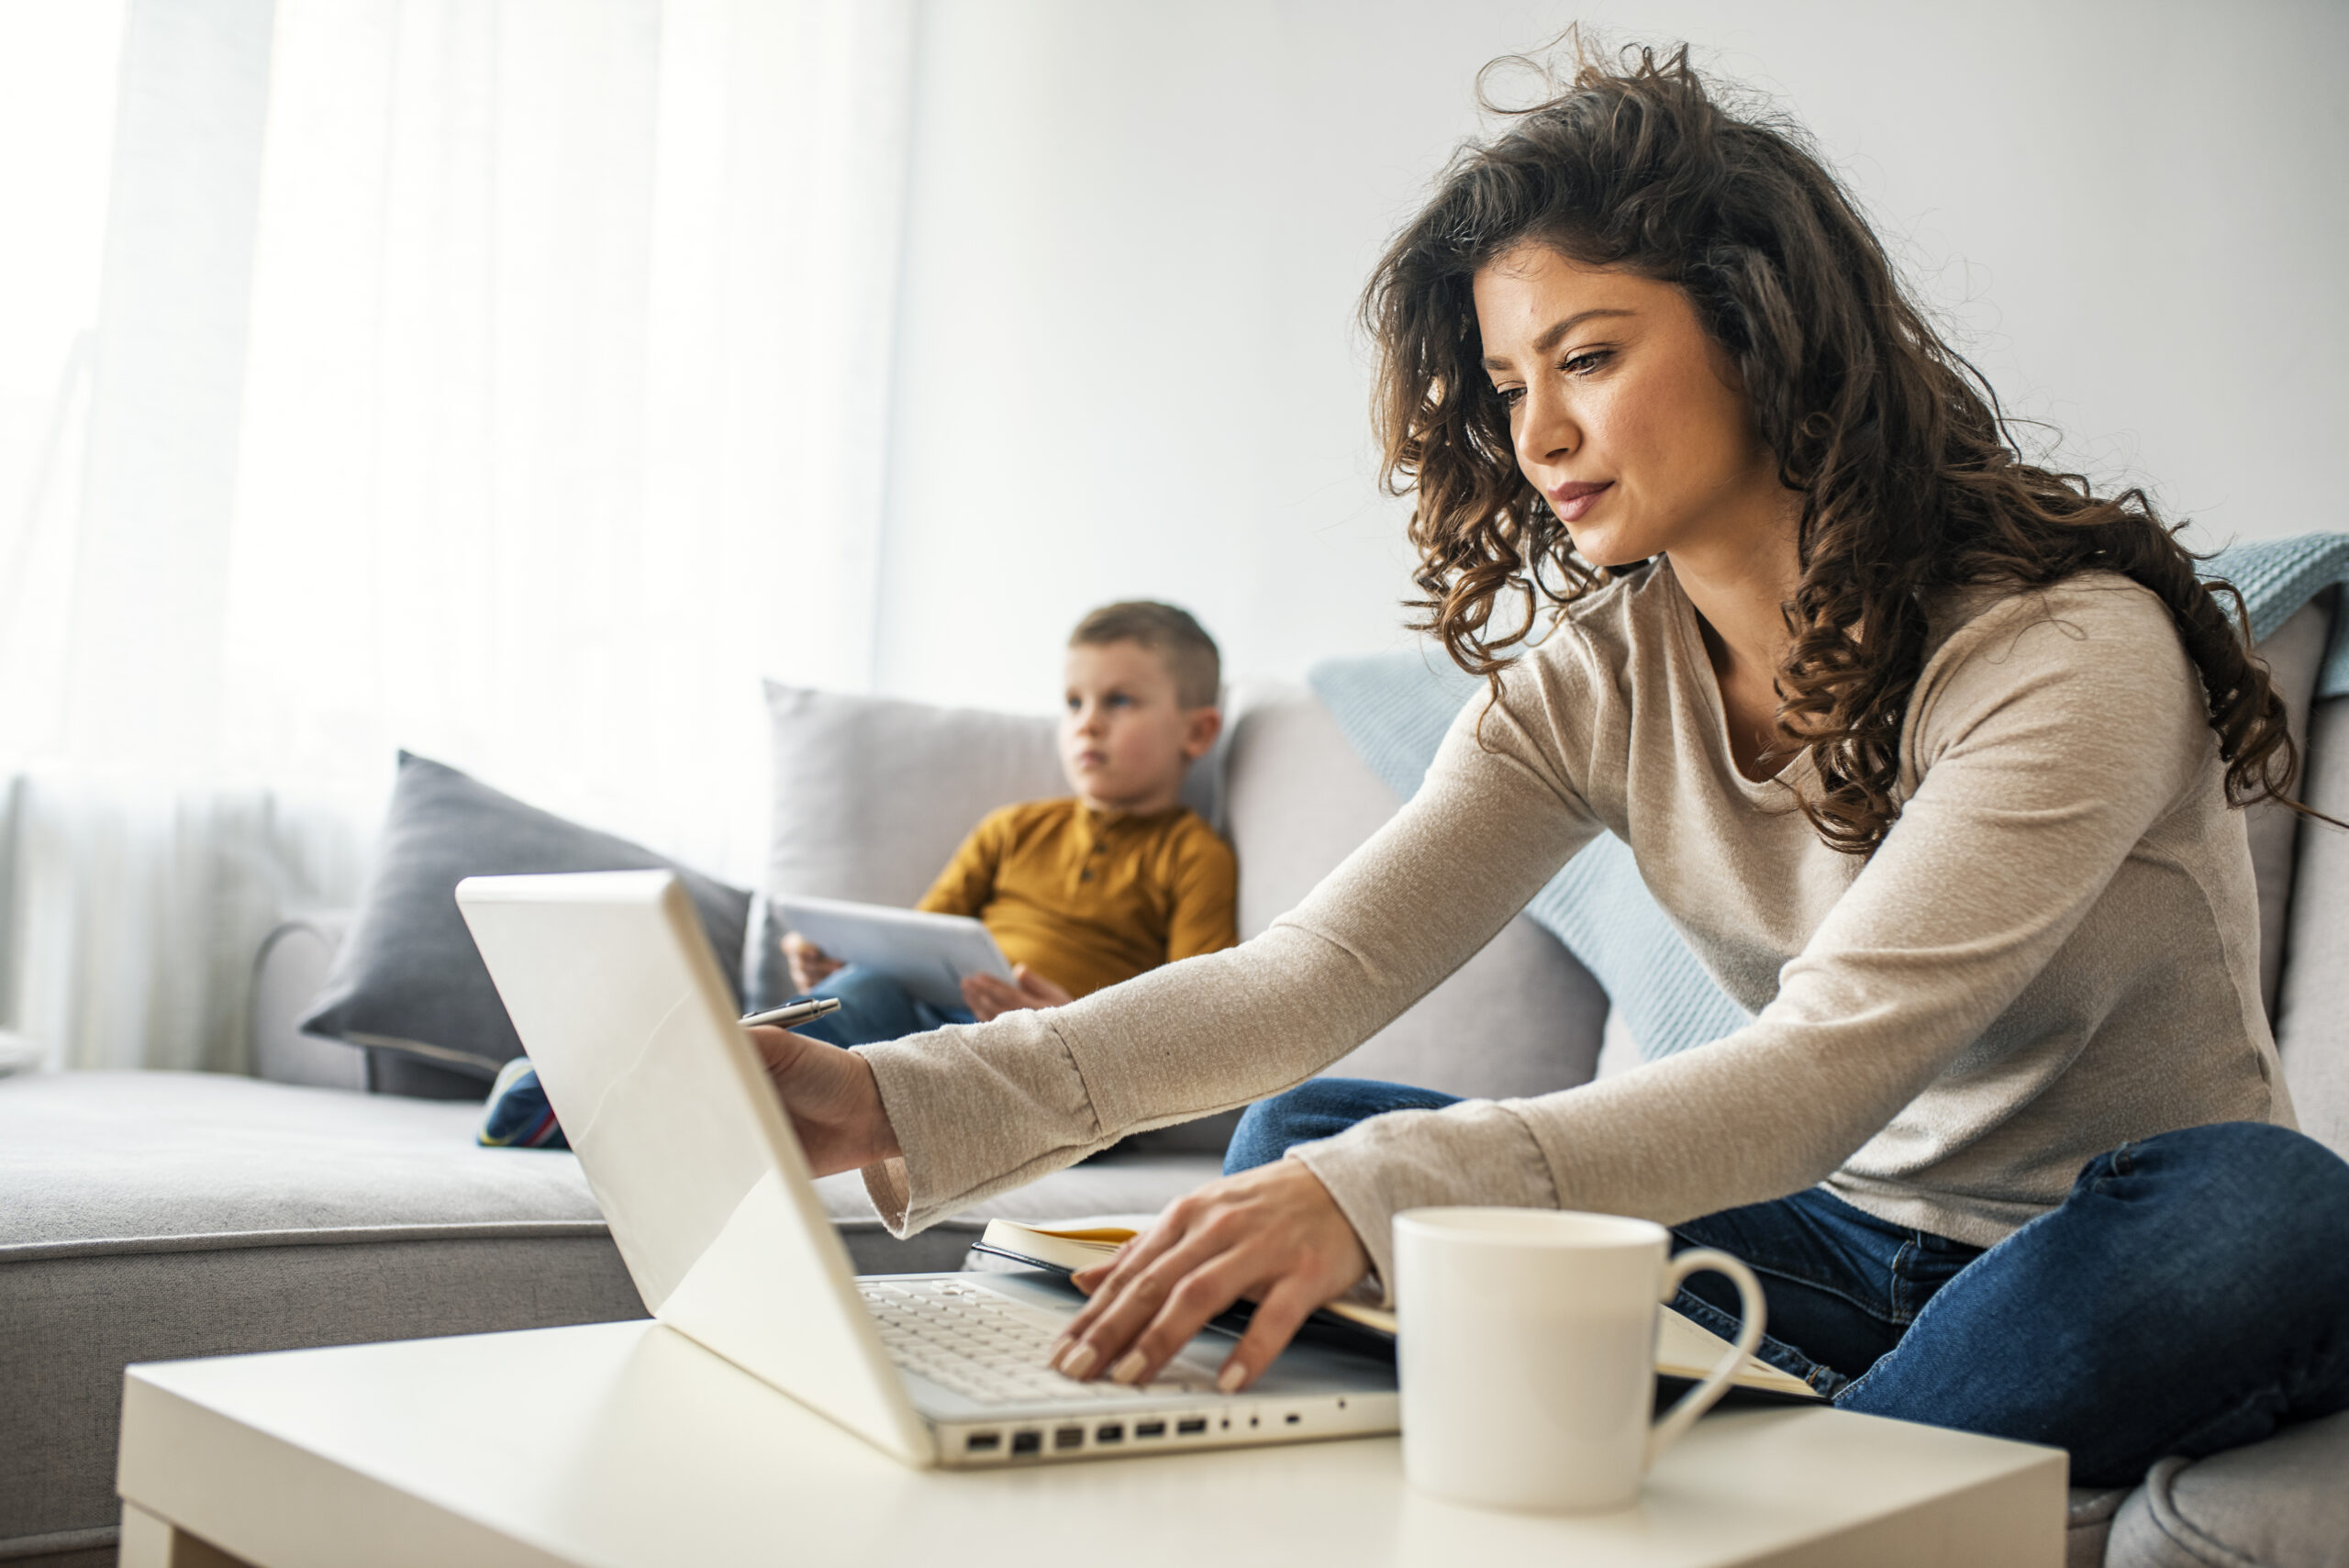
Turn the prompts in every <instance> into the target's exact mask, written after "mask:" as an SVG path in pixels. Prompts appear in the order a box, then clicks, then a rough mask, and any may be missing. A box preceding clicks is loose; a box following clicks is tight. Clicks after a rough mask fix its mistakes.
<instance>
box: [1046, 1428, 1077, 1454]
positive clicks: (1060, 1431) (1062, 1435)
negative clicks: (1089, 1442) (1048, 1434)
mask: <svg viewBox="0 0 2349 1568" xmlns="http://www.w3.org/2000/svg"><path fill="white" fill-rule="evenodd" d="M1084 1446H1085V1429H1084V1428H1083V1427H1060V1428H1056V1429H1054V1430H1053V1432H1052V1447H1053V1449H1054V1450H1055V1451H1058V1450H1061V1449H1064V1448H1083V1447H1084Z"/></svg>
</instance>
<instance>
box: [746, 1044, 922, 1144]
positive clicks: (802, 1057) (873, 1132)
mask: <svg viewBox="0 0 2349 1568" xmlns="http://www.w3.org/2000/svg"><path fill="white" fill-rule="evenodd" d="M750 1032H751V1044H753V1045H755V1046H757V1047H758V1048H759V1056H760V1059H761V1060H762V1061H763V1062H765V1063H766V1068H767V1079H768V1081H769V1082H770V1083H772V1084H774V1092H775V1094H776V1095H777V1096H778V1097H779V1098H780V1099H781V1100H782V1101H783V1108H784V1110H785V1112H786V1113H787V1114H788V1115H789V1116H790V1118H791V1130H792V1131H793V1132H795V1133H797V1134H798V1135H799V1147H800V1148H801V1149H803V1150H805V1151H807V1165H808V1169H809V1171H810V1172H811V1173H814V1174H816V1175H818V1176H829V1175H830V1174H832V1173H834V1172H836V1171H859V1170H863V1168H864V1167H865V1166H867V1165H872V1164H877V1163H878V1162H881V1161H883V1160H886V1159H890V1158H893V1157H894V1156H896V1154H897V1153H898V1152H899V1151H898V1148H897V1130H896V1129H895V1128H893V1127H891V1126H890V1125H889V1113H888V1112H887V1111H886V1110H885V1109H884V1108H883V1107H882V1105H881V1089H880V1085H878V1084H875V1083H874V1081H873V1069H872V1067H871V1066H870V1065H869V1064H867V1063H866V1062H865V1060H864V1058H863V1057H862V1056H859V1055H858V1054H857V1053H856V1052H855V1051H842V1050H841V1048H840V1047H839V1046H837V1045H832V1044H830V1043H829V1042H827V1041H825V1040H809V1039H808V1038H807V1036H805V1035H797V1034H788V1033H785V1031H784V1030H782V1029H774V1028H772V1027H768V1026H762V1027H760V1028H758V1029H752V1030H751V1031H750Z"/></svg>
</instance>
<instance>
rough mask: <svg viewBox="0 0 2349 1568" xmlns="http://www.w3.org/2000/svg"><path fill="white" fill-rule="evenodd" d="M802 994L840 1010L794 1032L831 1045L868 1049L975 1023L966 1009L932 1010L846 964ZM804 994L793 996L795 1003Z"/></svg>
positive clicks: (888, 981)
mask: <svg viewBox="0 0 2349 1568" xmlns="http://www.w3.org/2000/svg"><path fill="white" fill-rule="evenodd" d="M807 996H833V997H837V998H839V1000H840V1004H841V1010H840V1011H839V1012H837V1013H829V1014H827V1015H825V1016H824V1017H823V1018H818V1019H817V1020H816V1021H815V1022H814V1023H812V1024H798V1025H795V1026H794V1027H793V1029H792V1031H791V1032H792V1033H794V1034H804V1035H806V1036H807V1038H808V1039H809V1040H829V1041H830V1042H831V1043H832V1044H834V1045H870V1044H872V1043H873V1042H874V1040H900V1039H903V1038H904V1037H905V1036H907V1035H909V1034H921V1033H923V1032H925V1031H926V1030H930V1029H941V1028H943V1027H945V1026H946V1025H948V1024H967V1023H973V1022H975V1021H976V1020H975V1019H974V1018H973V1017H972V1016H971V1010H970V1009H969V1008H967V1007H934V1006H930V1004H929V1003H928V1002H925V1001H922V1000H921V999H920V998H918V997H917V996H914V995H910V994H908V993H907V990H906V988H905V987H904V986H902V985H900V984H897V983H896V981H894V980H892V979H890V978H889V977H888V976H887V975H885V974H880V973H875V972H874V971H872V970H870V969H860V968H858V967H857V966H856V965H855V964H850V965H848V966H847V967H846V968H844V969H837V970H834V971H833V972H832V973H831V974H830V975H829V976H828V977H826V978H825V979H823V980H821V981H819V982H818V983H817V984H816V986H815V988H814V989H813V990H811V991H809V992H807ZM807 996H794V997H793V998H792V1000H793V1001H795V1002H800V1001H805V1000H807Z"/></svg>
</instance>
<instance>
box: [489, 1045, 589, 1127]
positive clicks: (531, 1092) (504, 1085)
mask: <svg viewBox="0 0 2349 1568" xmlns="http://www.w3.org/2000/svg"><path fill="white" fill-rule="evenodd" d="M473 1141H475V1142H476V1143H479V1144H480V1145H481V1146H482V1147H483V1148H484V1149H568V1148H570V1147H571V1140H569V1139H567V1138H565V1137H564V1136H563V1135H562V1124H561V1123H559V1122H557V1121H556V1120H555V1118H554V1107H553V1106H551V1105H549V1104H548V1103H547V1092H546V1091H545V1090H544V1089H542V1088H540V1086H539V1070H538V1069H537V1068H535V1067H533V1066H531V1065H530V1059H529V1057H527V1056H518V1057H516V1058H515V1059H514V1060H513V1061H511V1062H507V1064H506V1065H505V1066H503V1067H501V1068H499V1069H498V1070H497V1082H495V1084H491V1085H490V1086H489V1100H488V1102H487V1103H486V1104H485V1105H484V1106H483V1107H482V1115H481V1130H480V1131H479V1132H477V1133H475V1134H474V1135H473Z"/></svg>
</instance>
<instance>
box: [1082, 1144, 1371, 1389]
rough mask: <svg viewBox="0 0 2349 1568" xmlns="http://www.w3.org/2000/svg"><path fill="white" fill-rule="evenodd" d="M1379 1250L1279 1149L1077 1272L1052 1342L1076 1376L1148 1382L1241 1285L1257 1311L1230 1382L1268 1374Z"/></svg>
mask: <svg viewBox="0 0 2349 1568" xmlns="http://www.w3.org/2000/svg"><path fill="white" fill-rule="evenodd" d="M1369 1270H1370V1255H1369V1254H1368V1253H1367V1252H1365V1251H1363V1245H1362V1241H1361V1239H1360V1238H1358V1237H1356V1236H1355V1235H1354V1231H1353V1226H1351V1225H1349V1224H1348V1223H1346V1217H1345V1215H1344V1214H1343V1213H1342V1212H1341V1210H1340V1209H1339V1207H1338V1205H1337V1202H1336V1200H1335V1199H1333V1198H1331V1197H1330V1189H1329V1188H1327V1187H1325V1186H1323V1185H1322V1184H1321V1181H1320V1178H1319V1177H1318V1176H1316V1175H1314V1173H1312V1172H1311V1171H1310V1170H1308V1169H1307V1168H1306V1166H1305V1163H1304V1162H1302V1161H1298V1160H1275V1162H1272V1163H1271V1164H1269V1165H1260V1166H1258V1167H1257V1168H1256V1169H1254V1170H1252V1171H1242V1172H1241V1173H1240V1174H1238V1175H1236V1176H1225V1177H1223V1178H1222V1179H1221V1180H1219V1181H1214V1182H1209V1183H1208V1184H1207V1185H1206V1186H1203V1187H1201V1188H1199V1190H1198V1191H1197V1192H1195V1193H1191V1194H1189V1195H1186V1196H1184V1197H1180V1198H1177V1199H1176V1200H1175V1202H1174V1203H1172V1204H1170V1205H1169V1206H1168V1207H1167V1209H1166V1212H1165V1213H1163V1214H1162V1215H1160V1216H1159V1217H1158V1223H1157V1224H1155V1225H1153V1226H1152V1227H1151V1228H1150V1229H1148V1230H1146V1231H1144V1232H1143V1233H1142V1234H1141V1235H1140V1236H1137V1237H1135V1238H1134V1239H1133V1240H1131V1241H1129V1242H1127V1243H1126V1245H1125V1246H1124V1248H1122V1249H1121V1250H1120V1251H1119V1253H1118V1255H1117V1256H1116V1257H1115V1258H1112V1259H1111V1260H1109V1261H1108V1262H1105V1263H1098V1264H1096V1265H1095V1266H1094V1267H1092V1268H1089V1269H1085V1270H1083V1271H1081V1272H1080V1273H1078V1274H1077V1275H1076V1284H1077V1287H1078V1288H1079V1289H1081V1290H1083V1291H1085V1293H1086V1294H1088V1295H1090V1296H1092V1297H1093V1299H1092V1300H1091V1301H1088V1302H1086V1303H1085V1307H1084V1309H1083V1310H1082V1311H1080V1312H1078V1313H1077V1315H1076V1317H1075V1318H1074V1320H1072V1321H1071V1322H1070V1324H1069V1326H1068V1328H1067V1329H1066V1330H1065V1331H1063V1334H1062V1335H1061V1338H1060V1340H1059V1342H1058V1343H1057V1344H1056V1345H1055V1346H1054V1348H1053V1352H1052V1365H1053V1366H1054V1367H1056V1368H1058V1369H1059V1370H1060V1371H1061V1372H1063V1373H1066V1374H1067V1375H1068V1376H1070V1377H1075V1378H1085V1377H1090V1376H1094V1375H1096V1374H1098V1373H1105V1372H1106V1373H1107V1374H1108V1376H1109V1377H1110V1378H1112V1379H1113V1380H1115V1381H1116V1382H1119V1383H1146V1382H1148V1381H1149V1380H1150V1379H1151V1378H1152V1377H1154V1376H1156V1375H1157V1373H1158V1371H1159V1369H1160V1368H1162V1367H1163V1366H1164V1365H1165V1364H1166V1363H1167V1362H1169V1361H1171V1360H1173V1359H1174V1357H1175V1351H1179V1350H1181V1349H1182V1348H1183V1347H1184V1346H1185V1345H1186V1344H1187V1343H1188V1342H1189V1341H1190V1339H1191V1336H1192V1335H1194V1334H1196V1333H1197V1332H1198V1331H1199V1330H1200V1329H1203V1328H1205V1327H1207V1323H1208V1319H1209V1318H1213V1317H1214V1316H1215V1315H1216V1314H1217V1313H1219V1312H1221V1311H1222V1310H1223V1309H1224V1308H1226V1307H1230V1305H1231V1304H1232V1303H1233V1302H1235V1301H1238V1300H1239V1299H1240V1298H1241V1297H1242V1296H1246V1297H1248V1298H1250V1299H1252V1300H1253V1301H1254V1302H1255V1303H1256V1304H1257V1306H1256V1315H1255V1318H1254V1319H1253V1320H1252V1322H1251V1323H1250V1324H1249V1325H1248V1332H1247V1333H1246V1334H1245V1335H1244V1336H1242V1338H1241V1341H1240V1344H1239V1346H1238V1347H1237V1348H1236V1349H1234V1350H1233V1351H1232V1352H1231V1354H1230V1356H1229V1357H1228V1358H1226V1359H1225V1361H1224V1363H1223V1369H1222V1372H1221V1373H1220V1375H1219V1377H1218V1379H1217V1384H1218V1385H1219V1387H1221V1388H1222V1389H1223V1391H1224V1392H1225V1393H1227V1394H1229V1393H1232V1392H1235V1391H1237V1390H1239V1389H1242V1388H1245V1387H1247V1386H1248V1385H1250V1384H1251V1383H1253V1382H1254V1381H1255V1380H1256V1379H1257V1378H1258V1377H1259V1376H1261V1375H1263V1373H1264V1369H1265V1368H1266V1367H1268V1366H1270V1365H1272V1364H1273V1358H1274V1357H1275V1356H1277V1355H1279V1354H1280V1353H1281V1350H1282V1348H1283V1347H1284V1346H1286V1344H1287V1343H1288V1341H1289V1338H1290V1336H1292V1335H1294V1334H1295V1333H1296V1332H1297V1326H1298V1325H1299V1324H1301V1323H1303V1322H1304V1321H1305V1319H1306V1318H1307V1317H1308V1315H1310V1314H1311V1312H1312V1311H1313V1309H1314V1308H1315V1307H1319V1306H1321V1305H1322V1304H1323V1303H1325V1302H1329V1301H1334V1300H1336V1299H1337V1298H1338V1297H1339V1296H1343V1295H1344V1294H1345V1293H1346V1292H1347V1291H1349V1290H1351V1289H1353V1286H1354V1284H1355V1282H1356V1281H1358V1280H1360V1279H1361V1278H1362V1276H1363V1275H1364V1274H1365V1273H1368V1272H1369Z"/></svg>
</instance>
